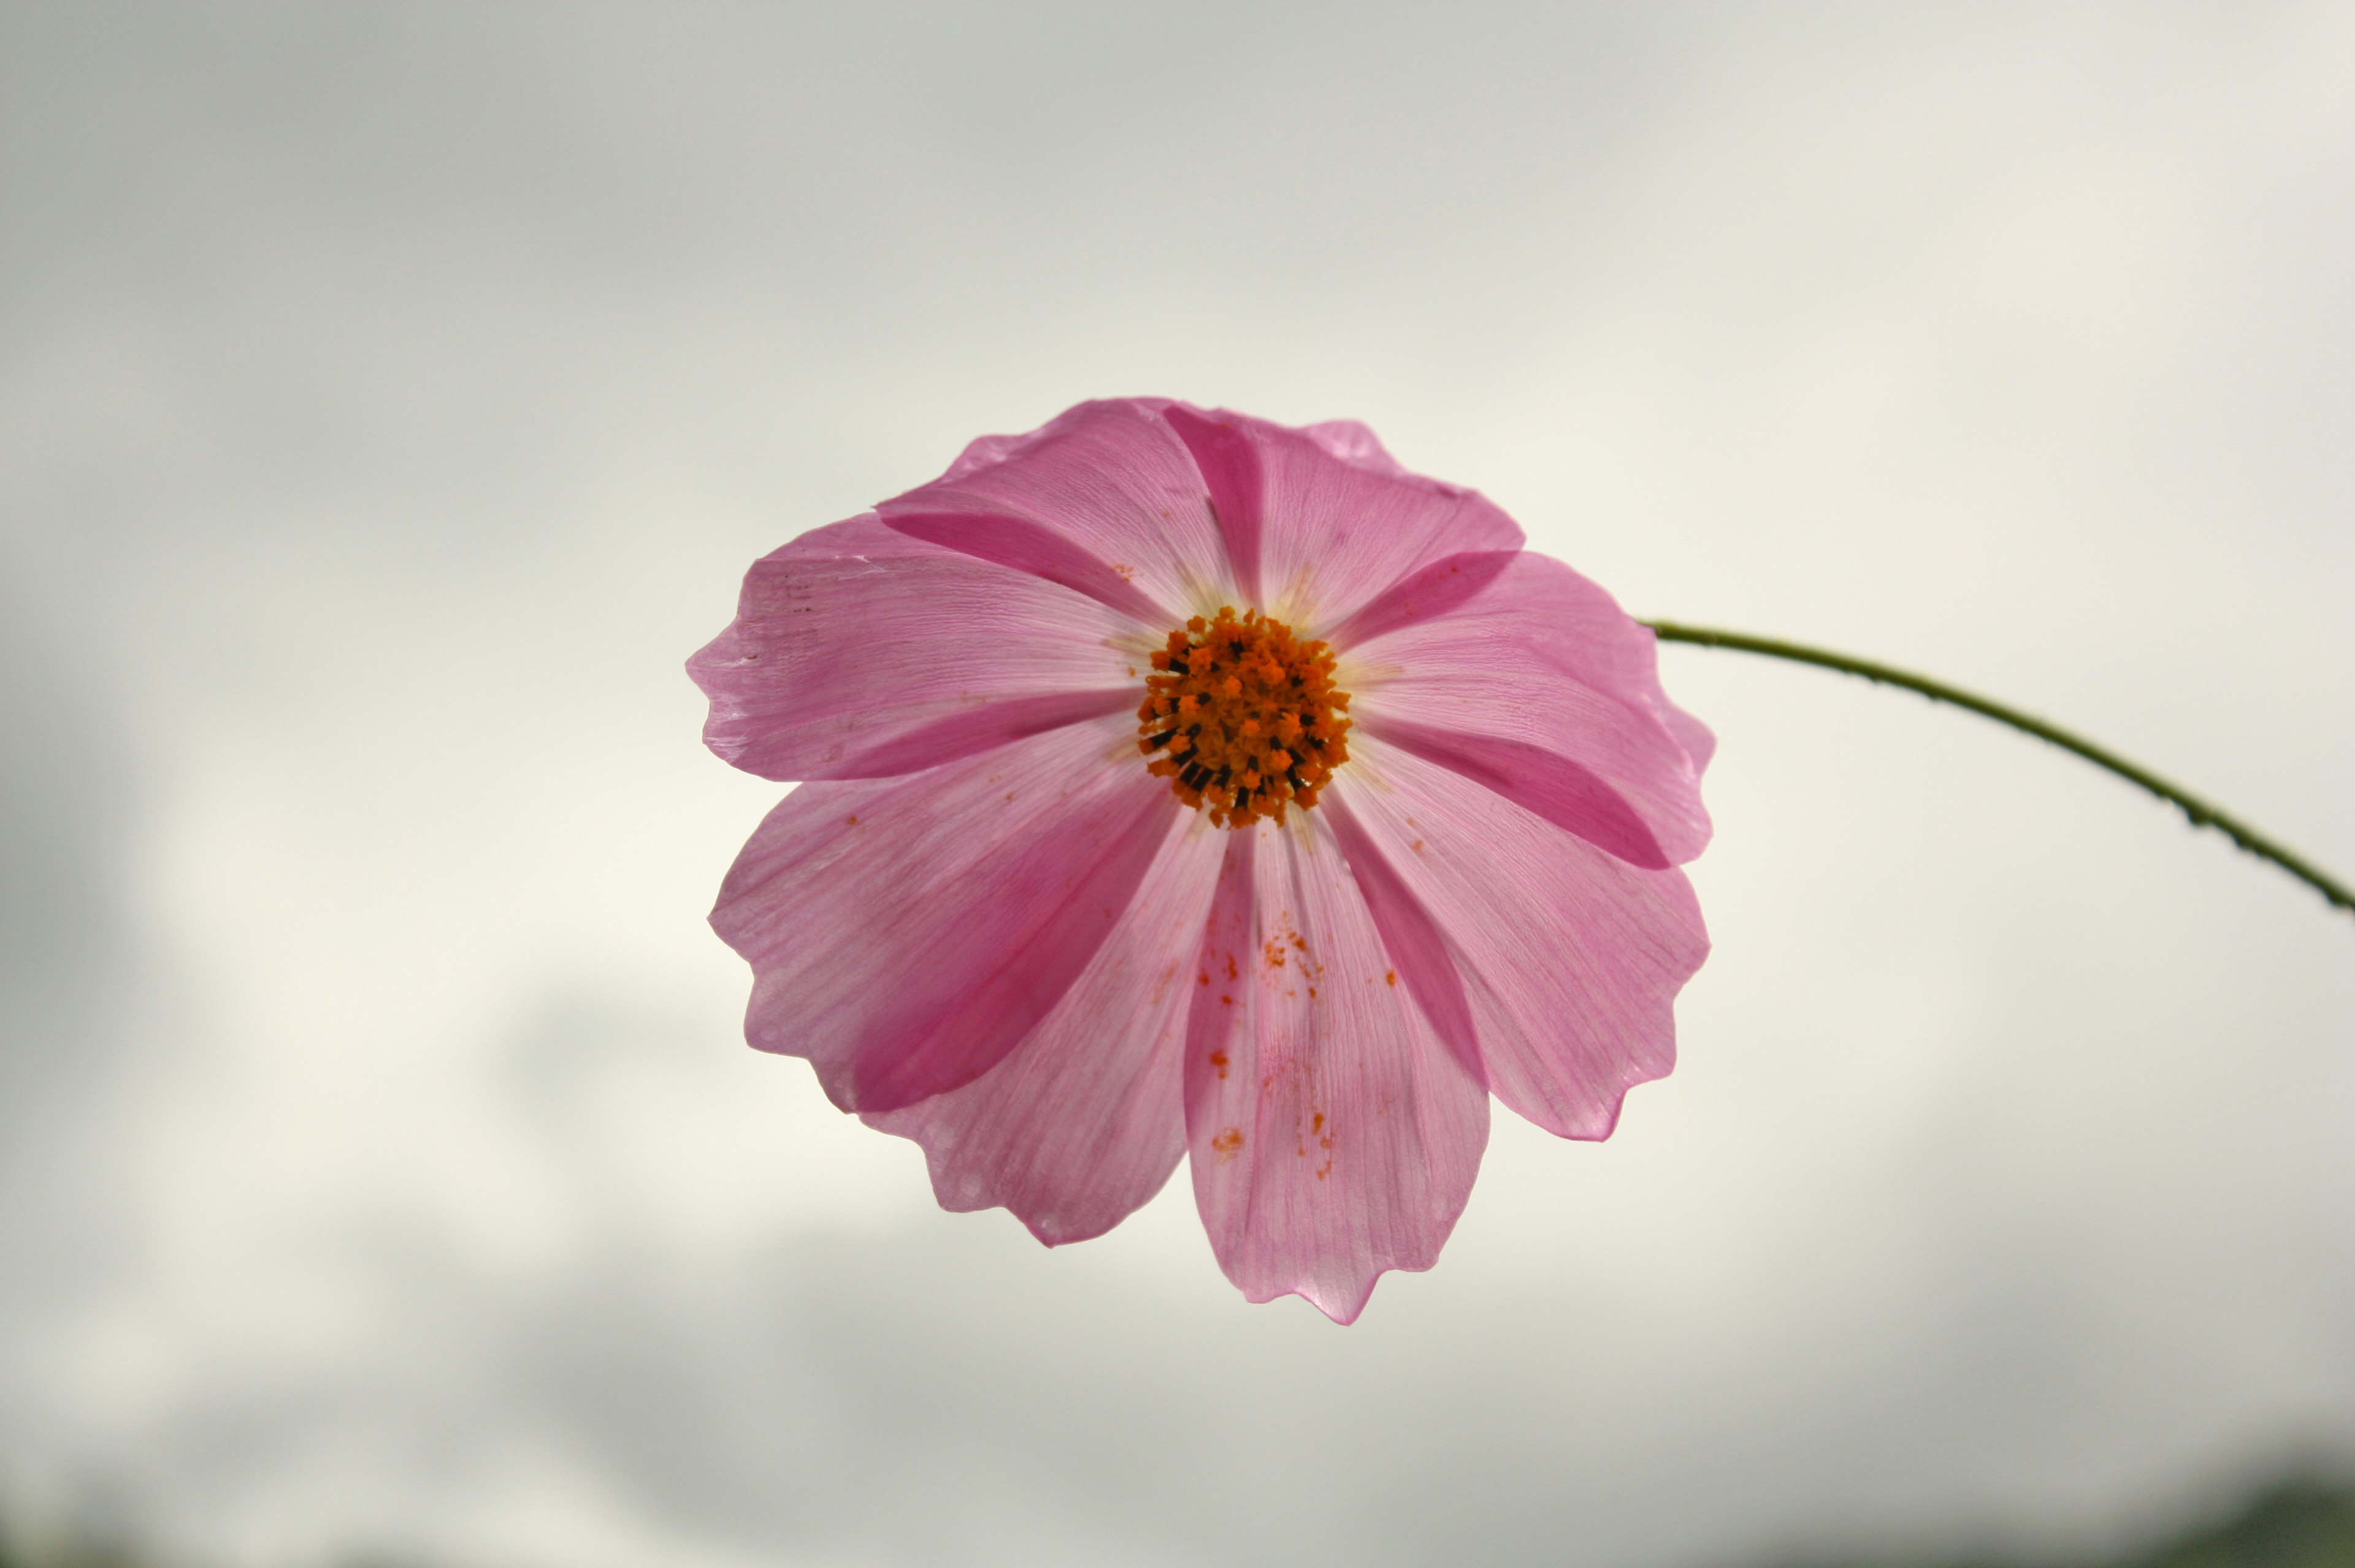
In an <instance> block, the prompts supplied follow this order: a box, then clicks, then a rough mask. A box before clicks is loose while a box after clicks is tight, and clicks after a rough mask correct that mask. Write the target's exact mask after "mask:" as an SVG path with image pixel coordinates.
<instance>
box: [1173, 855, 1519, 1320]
mask: <svg viewBox="0 0 2355 1568" xmlns="http://www.w3.org/2000/svg"><path fill="white" fill-rule="evenodd" d="M1228 837H1229V842H1228V845H1227V852H1226V860H1225V864H1224V865H1223V866H1222V867H1221V868H1220V882H1219V891H1218V894H1217V897H1216V899H1215V900H1214V901H1213V902H1212V905H1211V912H1210V918H1209V931H1208V935H1207V938H1206V940H1205V942H1204V944H1203V946H1202V950H1201V957H1200V959H1199V966H1198V968H1197V971H1196V975H1195V995H1194V1004H1193V1008H1192V1013H1191V1016H1190V1018H1189V1019H1188V1028H1187V1039H1186V1061H1185V1071H1186V1142H1187V1152H1188V1158H1189V1160H1190V1162H1191V1164H1192V1167H1193V1172H1194V1196H1195V1200H1196V1202H1197V1203H1198V1204H1199V1207H1200V1209H1201V1211H1202V1221H1203V1224H1204V1225H1205V1226H1206V1227H1207V1228H1208V1229H1209V1234H1210V1245H1211V1247H1212V1250H1213V1251H1215V1252H1216V1253H1217V1254H1218V1258H1219V1263H1220V1266H1221V1267H1223V1268H1224V1269H1225V1270H1226V1271H1227V1276H1228V1277H1229V1278H1230V1279H1231V1280H1233V1281H1234V1282H1235V1284H1236V1285H1239V1286H1240V1287H1241V1289H1242V1292H1243V1294H1244V1295H1245V1296H1248V1297H1250V1298H1251V1299H1252V1300H1253V1301H1267V1300H1272V1299H1273V1298H1274V1297H1276V1296H1283V1295H1285V1294H1287V1293H1293V1294H1298V1295H1300V1296H1306V1297H1307V1298H1308V1299H1309V1300H1310V1301H1312V1302H1314V1303H1315V1304H1316V1307H1318V1308H1319V1309H1321V1310H1322V1311H1324V1312H1325V1313H1326V1314H1327V1316H1329V1317H1333V1318H1334V1319H1336V1320H1337V1321H1338V1322H1343V1323H1347V1322H1348V1321H1349V1320H1351V1319H1352V1318H1354V1317H1356V1316H1357V1315H1358V1313H1359V1311H1360V1310H1361V1309H1362V1308H1363V1307H1364V1306H1365V1303H1366V1297H1367V1296H1368V1295H1369V1293H1370V1292H1371V1291H1372V1289H1373V1287H1374V1281H1375V1278H1376V1277H1377V1276H1378V1275H1380V1274H1381V1273H1382V1272H1383V1271H1384V1270H1386V1269H1393V1268H1397V1269H1423V1268H1429V1267H1430V1266H1431V1264H1432V1263H1433V1261H1434V1260H1435V1259H1436V1258H1437V1257H1438V1255H1439V1249H1440V1245H1441V1243H1444V1241H1445V1240H1446V1239H1447V1233H1448V1232H1449V1231H1450V1230H1451V1229H1453V1228H1454V1226H1455V1218H1456V1216H1457V1215H1458V1214H1459V1213H1461V1212H1462V1211H1463V1208H1464V1202H1465V1199H1466V1198H1467V1197H1468V1196H1469V1195H1470V1193H1471V1190H1472V1179H1473V1177H1474V1176H1475V1175H1476V1173H1477V1171H1478V1169H1479V1165H1480V1154H1481V1151H1482V1149H1483V1148H1484V1147H1486V1145H1487V1136H1488V1095H1487V1089H1486V1088H1485V1087H1484V1086H1483V1085H1482V1083H1481V1081H1480V1078H1479V1076H1478V1075H1477V1073H1476V1072H1474V1071H1472V1070H1471V1069H1469V1068H1467V1067H1466V1066H1465V1063H1464V1061H1462V1059H1461V1058H1460V1057H1459V1056H1458V1055H1457V1053H1456V1051H1455V1050H1452V1049H1451V1048H1450V1046H1449V1045H1448V1043H1447V1042H1446V1041H1445V1040H1443V1039H1442V1038H1441V1037H1440V1035H1439V1034H1438V1032H1437V1031H1435V1030H1434V1029H1433V1027H1432V1025H1431V1023H1430V1021H1429V1020H1428V1019H1427V1018H1426V1017H1425V1014H1424V1011H1423V1008H1422V1007H1420V1006H1418V1005H1417V1003H1416V1001H1415V999H1414V997H1413V996H1412V994H1411V991H1410V989H1409V987H1408V986H1406V985H1405V984H1403V983H1401V976H1400V975H1399V973H1398V967H1397V964H1396V961H1395V960H1393V959H1392V958H1391V956H1390V955H1388V954H1387V953H1386V952H1385V950H1384V948H1383V944H1382V941H1381V937H1380V933H1378V931H1377V929H1376V924H1375V921H1374V918H1373V916H1372V914H1371V913H1370V912H1369V910H1368V908H1367V906H1366V902H1365V900H1364V899H1363V898H1362V897H1361V896H1360V895H1359V891H1358V889H1357V884H1356V882H1355V881H1354V880H1353V879H1352V878H1351V876H1350V873H1349V869H1348V864H1347V863H1346V860H1345V858H1344V856H1343V853H1342V850H1341V848H1340V846H1339V845H1338V843H1337V841H1336V840H1335V838H1334V837H1333V834H1332V832H1331V830H1330V829H1329V827H1327V826H1326V825H1325V824H1324V823H1323V822H1322V821H1321V820H1320V818H1319V817H1318V816H1317V814H1316V813H1315V812H1313V811H1312V812H1309V813H1307V814H1305V816H1304V818H1303V819H1302V820H1301V821H1299V822H1297V823H1295V824H1293V825H1290V826H1288V827H1275V826H1273V825H1270V824H1262V825H1261V826H1260V827H1255V828H1252V829H1247V830H1244V831H1242V832H1239V833H1231V834H1230V835H1229V836H1228Z"/></svg>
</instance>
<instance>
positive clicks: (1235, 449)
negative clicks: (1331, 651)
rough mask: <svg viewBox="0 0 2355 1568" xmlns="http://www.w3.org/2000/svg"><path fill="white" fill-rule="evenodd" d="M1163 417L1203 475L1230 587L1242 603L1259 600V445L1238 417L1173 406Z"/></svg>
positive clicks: (1260, 502) (1251, 602) (1166, 410)
mask: <svg viewBox="0 0 2355 1568" xmlns="http://www.w3.org/2000/svg"><path fill="white" fill-rule="evenodd" d="M1161 417H1162V419H1163V420H1164V421H1167V424H1168V426H1169V428H1170V429H1171V430H1174V431H1176V432H1177V439H1178V440H1180V441H1182V442H1184V443H1186V451H1187V452H1188V453H1189V454H1190V455H1191V456H1192V457H1193V459H1194V466H1195V468H1196V469H1197V470H1199V472H1200V474H1201V475H1202V485H1203V487H1204V488H1205V489H1207V490H1208V491H1209V495H1210V516H1211V517H1212V518H1213V519H1214V520H1216V522H1217V523H1218V525H1219V537H1220V539H1223V540H1224V541H1225V542H1226V547H1227V561H1228V564H1229V565H1231V567H1232V568H1233V569H1234V574H1235V590H1236V592H1239V593H1241V595H1242V597H1243V599H1244V601H1245V603H1249V604H1257V603H1259V600H1260V581H1259V540H1260V515H1261V509H1262V507H1263V498H1264V483H1263V479H1262V476H1261V475H1260V466H1259V449H1258V447H1256V446H1255V445H1253V444H1252V439H1251V437H1250V436H1249V435H1248V434H1246V433H1245V432H1244V431H1243V428H1242V425H1241V421H1237V420H1234V419H1231V418H1229V419H1218V418H1213V417H1206V416H1204V415H1202V414H1199V413H1197V412H1195V411H1193V410H1192V409H1189V408H1186V407H1183V406H1181V405H1175V404H1173V405H1172V406H1170V407H1168V408H1166V409H1164V410H1162V411H1161Z"/></svg>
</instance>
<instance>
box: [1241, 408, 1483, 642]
mask: <svg viewBox="0 0 2355 1568" xmlns="http://www.w3.org/2000/svg"><path fill="white" fill-rule="evenodd" d="M1207 417H1209V418H1210V419H1213V420H1217V421H1228V422H1230V423H1231V424H1232V425H1233V426H1234V427H1235V428H1236V429H1238V430H1240V431H1241V432H1243V433H1244V434H1245V435H1247V436H1248V437H1249V439H1250V442H1251V443H1252V446H1253V447H1255V448H1256V449H1257V452H1258V456H1259V464H1260V471H1261V475H1262V484H1263V486H1264V495H1263V498H1262V501H1261V506H1260V531H1259V550H1260V564H1259V572H1260V586H1261V590H1262V598H1261V600H1260V604H1261V607H1262V608H1263V609H1265V610H1267V611H1268V613H1271V614H1273V615H1275V616H1276V617H1278V618H1279V619H1281V620H1284V621H1287V622H1290V623H1291V624H1293V625H1295V626H1299V627H1302V628H1304V629H1305V631H1306V632H1307V633H1308V634H1309V635H1313V636H1320V637H1321V636H1324V635H1327V632H1328V631H1329V630H1330V629H1331V628H1333V627H1335V626H1337V625H1339V624H1342V623H1344V622H1346V621H1347V620H1348V618H1349V617H1350V616H1351V615H1353V614H1354V613H1357V611H1358V610H1359V608H1360V607H1362V606H1363V605H1365V604H1366V603H1368V602H1369V601H1370V600H1372V599H1374V598H1375V597H1376V596H1377V595H1379V594H1380V593H1381V592H1384V591H1385V590H1387V589H1388V588H1390V587H1391V585H1392V584H1393V583H1395V582H1397V581H1399V580H1400V579H1401V578H1404V577H1407V576H1410V575H1412V573H1414V572H1415V571H1419V570H1420V569H1422V568H1423V567H1425V566H1428V565H1430V564H1431V563H1432V562H1433V561H1436V560H1442V559H1444V557H1447V556H1451V555H1461V554H1465V553H1467V552H1478V551H1487V550H1510V549H1518V548H1520V543H1521V530H1520V528H1519V526H1518V524H1516V523H1515V522H1514V521H1513V519H1512V518H1510V517H1507V516H1506V515H1505V514H1504V513H1503V512H1502V511H1501V510H1499V509H1498V508H1497V507H1496V506H1495V505H1494V504H1493V503H1491V502H1490V501H1488V500H1487V498H1486V497H1485V496H1481V495H1480V494H1479V493H1478V492H1477V491H1475V490H1466V489H1464V488H1462V487H1461V486H1459V485H1444V484H1442V483H1440V482H1439V481H1438V480H1436V479H1425V478H1423V477H1421V476H1419V475H1412V474H1409V473H1407V472H1405V471H1404V470H1403V469H1401V468H1400V467H1399V466H1398V464H1396V463H1395V462H1393V461H1391V457H1390V454H1389V453H1386V452H1383V451H1382V449H1381V447H1380V443H1377V442H1375V441H1374V440H1373V438H1372V435H1371V434H1370V432H1364V431H1363V427H1359V432H1358V433H1359V434H1360V435H1362V437H1363V439H1362V441H1359V440H1355V439H1344V438H1345V437H1348V435H1349V433H1350V432H1348V430H1347V429H1346V427H1344V426H1341V425H1339V424H1338V423H1336V424H1328V425H1320V426H1312V427H1311V428H1310V429H1308V430H1305V431H1298V430H1286V429H1285V428H1284V426H1282V425H1274V424H1269V423H1268V422H1266V421H1263V420H1252V419H1246V418H1244V417H1243V416H1241V415H1240V414H1232V413H1228V412H1225V411H1217V412H1213V413H1211V414H1209V416H1207Z"/></svg>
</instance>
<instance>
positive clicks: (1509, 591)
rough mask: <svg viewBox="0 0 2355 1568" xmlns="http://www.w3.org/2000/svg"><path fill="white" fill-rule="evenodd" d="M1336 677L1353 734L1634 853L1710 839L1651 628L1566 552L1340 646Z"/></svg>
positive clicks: (1673, 855) (1653, 862) (1520, 564)
mask: <svg viewBox="0 0 2355 1568" xmlns="http://www.w3.org/2000/svg"><path fill="white" fill-rule="evenodd" d="M1337 678H1338V680H1339V682H1340V684H1341V685H1342V686H1343V687H1344V688H1346V689H1347V690H1348V691H1349V692H1350V693H1351V694H1352V696H1353V698H1354V699H1355V701H1354V702H1353V704H1352V706H1351V708H1350V716H1351V718H1352V719H1353V720H1355V721H1356V723H1357V728H1358V732H1359V733H1360V734H1363V735H1366V736H1369V737H1376V738H1380V739H1383V740H1387V741H1391V742H1392V743H1394V744H1397V745H1400V746H1402V747H1405V748H1406V749H1408V750H1410V751H1412V752H1418V753H1420V754H1421V755H1423V756H1424V757H1427V758H1429V759H1431V760H1432V761H1433V762H1437V763H1444V765H1446V766H1448V767H1450V768H1453V769H1455V771H1457V772H1458V773H1464V774H1465V775H1466V776H1467V777H1470V778H1473V779H1476V780H1477V781H1479V782H1480V783H1481V784H1485V785H1487V787H1488V788H1490V789H1492V790H1495V791H1496V792H1497V793H1498V794H1499V795H1504V796H1505V797H1506V798H1508V799H1509V800H1512V801H1514V802H1516V803H1518V804H1519V805H1524V806H1526V807H1528V808H1529V810H1531V811H1534V812H1536V813H1537V814H1538V815H1539V816H1542V817H1544V818H1545V819H1546V820H1547V821H1549V822H1551V823H1554V824H1555V825H1557V826H1559V827H1566V828H1568V829H1569V830H1570V831H1572V833H1576V834H1578V835H1579V836H1581V837H1584V838H1586V839H1587V840H1588V841H1590V842H1592V843H1593V844H1596V845H1599V846H1600V847H1602V848H1605V849H1608V850H1609V851H1610V852H1611V853H1613V854H1614V855H1616V856H1618V857H1619V858H1620V859H1624V860H1626V861H1628V862H1629V863H1631V864H1634V865H1637V866H1644V867H1649V868H1655V869H1657V868H1660V867H1666V866H1673V865H1680V864H1682V863H1683V862H1685V861H1687V860H1689V859H1692V858H1693V857H1694V856H1696V855H1698V854H1700V851H1701V848H1702V847H1703V846H1705V845H1706V844H1707V843H1708V842H1709V834H1710V824H1709V815H1708V813H1707V812H1706V811H1705V810H1703V809H1702V806H1701V803H1700V772H1699V769H1698V768H1697V767H1696V766H1695V763H1694V759H1693V757H1692V756H1691V754H1690V753H1689V751H1688V749H1687V743H1686V742H1687V740H1688V739H1689V738H1691V737H1690V736H1689V735H1688V736H1680V735H1679V734H1678V731H1676V730H1672V729H1671V728H1670V721H1669V719H1668V714H1669V713H1670V712H1672V711H1673V709H1671V708H1670V707H1669V704H1668V699H1667V697H1666V696H1665V695H1664V694H1663V693H1662V692H1661V690H1660V683H1659V675H1658V671H1657V659H1656V657H1655V652H1654V644H1653V638H1652V633H1651V631H1650V629H1649V628H1648V627H1646V626H1644V625H1642V624H1639V623H1637V622H1636V621H1634V620H1631V619H1630V618H1629V617H1628V616H1627V614H1626V613H1625V612H1624V611H1622V610H1621V609H1620V608H1619V607H1618V605H1617V604H1615V603H1613V602H1612V599H1611V596H1610V595H1609V594H1607V593H1605V592H1604V591H1603V590H1602V589H1600V588H1598V587H1596V586H1595V585H1594V584H1593V583H1592V582H1589V581H1587V580H1586V579H1585V578H1583V577H1581V576H1579V575H1578V573H1576V572H1574V571H1571V569H1570V568H1568V567H1566V566H1564V565H1562V564H1561V562H1560V561H1558V560H1550V559H1548V558H1547V557H1544V556H1541V555H1534V554H1531V553H1529V552H1527V551H1523V552H1521V553H1520V554H1518V555H1516V556H1514V557H1512V558H1511V560H1509V561H1508V563H1507V564H1506V566H1505V568H1504V570H1503V571H1500V572H1498V573H1497V575H1496V577H1495V579H1494V581H1491V582H1489V583H1488V584H1487V586H1486V587H1485V588H1483V589H1481V590H1480V591H1479V592H1476V593H1475V594H1473V595H1471V596H1470V597H1469V598H1467V599H1465V600H1464V601H1463V602H1461V603H1458V604H1456V605H1455V606H1454V607H1453V608H1451V609H1449V610H1448V611H1447V612H1446V613H1441V614H1434V615H1431V616H1428V617H1427V618H1422V619H1415V620H1412V621H1410V622H1409V623H1408V624H1403V625H1400V626H1398V627H1397V629H1395V630H1387V631H1384V632H1383V633H1382V635H1378V636H1375V637H1372V638H1370V639H1369V640H1368V641H1366V642H1364V643H1361V644H1358V645H1354V646H1351V647H1348V648H1347V649H1344V650H1343V660H1342V665H1341V667H1340V669H1339V670H1338V671H1337ZM1693 728H1694V729H1696V730H1697V729H1698V726H1694V727H1693ZM1701 733H1702V734H1704V735H1705V733H1706V731H1702V732H1701ZM1356 743H1357V742H1356V740H1355V739H1354V737H1353V739H1352V741H1351V744H1352V746H1354V745H1355V744H1356Z"/></svg>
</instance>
